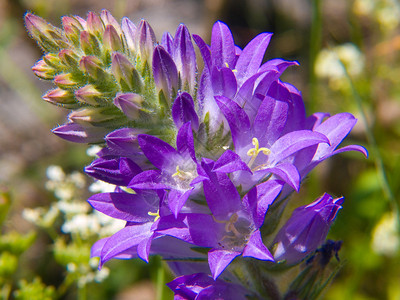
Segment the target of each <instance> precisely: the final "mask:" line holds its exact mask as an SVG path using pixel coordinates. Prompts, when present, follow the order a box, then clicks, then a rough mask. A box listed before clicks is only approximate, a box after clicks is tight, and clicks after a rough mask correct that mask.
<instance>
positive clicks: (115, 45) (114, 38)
mask: <svg viewBox="0 0 400 300" xmlns="http://www.w3.org/2000/svg"><path fill="white" fill-rule="evenodd" d="M103 45H104V48H105V49H107V50H109V51H123V49H124V47H123V45H122V41H121V38H120V36H119V34H118V32H117V30H116V29H115V28H114V26H112V25H107V26H106V30H105V31H104V35H103Z"/></svg>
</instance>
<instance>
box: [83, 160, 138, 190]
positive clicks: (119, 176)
mask: <svg viewBox="0 0 400 300" xmlns="http://www.w3.org/2000/svg"><path fill="white" fill-rule="evenodd" d="M141 171H142V169H141V168H140V167H139V166H138V165H137V164H136V163H134V162H133V161H132V160H130V159H129V158H126V157H116V158H108V157H106V158H98V159H95V160H94V161H93V162H92V163H91V164H90V165H89V166H87V167H85V173H86V174H88V175H90V176H92V177H93V178H96V179H98V180H103V181H105V182H108V183H111V184H115V185H122V186H126V185H127V184H128V183H129V181H130V180H131V179H132V178H133V177H134V176H135V175H137V174H138V173H140V172H141Z"/></svg>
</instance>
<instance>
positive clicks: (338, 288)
mask: <svg viewBox="0 0 400 300" xmlns="http://www.w3.org/2000/svg"><path fill="white" fill-rule="evenodd" d="M101 9H108V10H109V11H110V12H111V13H112V14H113V15H114V16H115V17H116V18H117V20H120V19H121V18H122V17H123V16H128V17H129V18H130V19H131V20H133V21H134V22H137V21H139V20H140V19H141V18H145V19H147V20H148V21H149V22H150V24H151V25H152V26H153V28H154V30H155V32H156V34H157V36H158V38H160V37H161V34H162V32H163V31H165V30H168V31H170V32H175V28H176V27H177V25H178V24H179V23H181V22H183V23H185V24H186V25H187V26H188V27H189V30H190V31H191V33H196V34H200V35H202V36H203V37H205V38H206V40H207V37H208V38H209V33H210V29H211V27H212V25H213V23H214V22H215V21H216V20H222V21H224V22H226V23H227V24H228V25H229V26H230V28H231V30H232V32H233V35H234V37H235V42H236V43H237V44H238V45H239V46H244V45H245V44H246V43H247V42H248V41H250V39H252V38H253V37H254V36H255V35H256V34H258V33H260V32H263V31H269V32H274V37H273V39H272V42H271V44H270V46H269V48H268V51H267V55H266V59H271V58H275V57H281V58H284V59H288V60H297V61H298V62H300V66H299V67H294V68H291V69H290V70H288V71H286V73H285V74H284V77H283V79H284V80H285V81H288V82H290V83H292V84H294V85H295V86H296V87H298V88H299V89H300V90H301V91H302V92H303V96H304V100H305V102H306V105H307V112H308V114H311V113H314V112H317V111H322V112H329V113H330V114H335V113H339V112H343V111H348V112H351V113H352V114H354V115H355V116H356V117H357V118H358V119H359V122H358V123H357V125H356V127H355V128H354V129H353V131H352V133H351V134H350V136H349V137H348V139H346V141H345V143H346V144H361V145H363V146H365V147H366V148H367V149H368V151H369V153H370V157H369V158H368V159H365V158H363V157H362V156H361V155H359V154H357V153H345V154H340V155H337V156H335V157H333V158H331V159H330V160H328V161H327V162H324V163H323V164H321V165H320V166H319V167H318V168H317V169H316V170H314V171H313V172H312V173H311V175H310V176H309V178H308V179H307V180H306V181H305V183H304V184H303V188H302V191H301V193H300V194H297V195H294V196H293V200H292V203H293V204H294V205H295V206H299V205H300V204H303V203H309V202H311V201H313V200H314V199H316V198H317V197H318V196H320V195H321V194H322V193H324V192H328V193H331V194H333V195H336V196H342V195H344V196H345V199H346V200H345V203H344V208H343V209H342V211H341V212H340V214H339V215H338V218H337V220H336V222H335V224H334V226H333V227H332V229H331V232H330V234H329V237H330V238H332V239H337V240H342V241H343V246H342V249H341V251H340V253H339V256H340V258H341V262H342V263H343V267H342V269H341V270H340V272H339V274H338V275H337V276H336V278H335V280H334V281H333V283H332V285H331V286H330V288H329V290H328V291H327V292H326V293H325V294H324V296H323V298H324V299H357V300H367V299H368V300H369V299H390V300H398V299H400V250H399V249H400V235H399V209H398V206H399V198H400V184H399V183H400V24H399V23H400V3H399V1H397V0H337V1H330V0H313V1H311V0H248V1H242V0H203V1H201V0H189V1H188V0H130V1H129V0H107V1H105V0H83V1H82V0H79V1H78V0H1V1H0V105H1V108H0V222H2V225H1V226H2V227H1V238H0V287H1V295H0V297H1V299H14V298H15V299H53V298H55V297H58V298H60V299H76V298H80V299H119V300H120V299H139V300H140V299H143V300H144V299H156V298H158V299H161V298H162V297H171V294H168V292H167V291H164V294H163V295H164V296H162V293H161V291H158V292H156V291H155V290H156V286H157V280H158V281H160V280H161V281H168V280H169V279H170V278H169V274H167V273H162V271H160V268H159V266H160V265H161V262H160V261H159V260H158V259H153V260H152V261H151V263H150V265H149V266H147V265H145V263H143V262H141V261H122V262H121V261H112V262H110V263H109V264H108V265H107V267H108V268H109V272H110V273H111V274H112V275H111V276H108V277H107V276H105V277H107V278H106V279H99V278H96V276H97V275H96V274H97V273H96V272H98V271H96V270H95V269H96V268H95V267H91V268H90V267H87V266H86V265H85V264H87V260H88V256H89V249H90V245H91V243H93V242H94V241H95V240H96V239H97V238H98V236H93V235H92V236H89V238H88V239H87V240H82V236H81V235H82V234H77V233H73V232H72V233H71V232H70V233H68V232H67V231H66V230H65V229H64V230H62V229H61V226H62V224H63V223H64V222H66V221H68V220H69V221H71V220H72V219H73V216H72V215H68V214H67V213H65V214H63V215H58V216H57V217H54V218H53V219H51V226H49V224H50V223H48V224H47V225H46V224H43V221H44V216H45V215H46V213H47V211H45V212H44V213H43V215H42V216H41V219H40V218H39V219H40V220H41V222H42V223H41V222H39V221H38V220H39V219H36V226H35V225H34V223H35V222H29V221H27V220H26V217H25V218H24V217H23V214H22V211H23V209H24V208H37V207H43V208H44V207H49V206H51V205H52V203H54V202H55V201H56V200H60V197H62V196H60V195H57V192H55V189H54V186H53V188H51V187H50V188H49V185H47V186H46V184H45V182H46V181H48V180H49V178H48V177H49V174H48V173H47V175H46V169H47V168H48V166H50V165H57V166H61V167H62V169H63V170H64V171H63V172H65V174H64V173H63V174H64V176H67V175H66V174H70V173H73V172H76V171H82V167H83V166H84V165H86V164H88V163H89V162H90V161H91V158H90V157H89V156H88V155H86V147H85V146H83V145H74V144H72V143H68V142H65V141H63V140H60V139H59V138H57V137H55V136H54V135H52V134H51V133H50V130H51V129H52V128H53V127H55V126H56V125H57V124H58V123H60V124H61V123H62V122H63V121H64V120H65V117H66V114H67V113H68V112H67V111H62V109H59V108H56V107H53V106H51V105H50V104H47V103H44V101H43V100H41V96H42V94H43V93H44V92H45V91H46V90H48V89H50V88H51V84H50V83H48V82H44V81H40V80H38V79H37V78H35V76H34V75H33V73H32V72H31V67H32V66H33V64H34V63H35V62H36V61H37V60H38V59H39V58H40V56H41V52H40V50H39V48H38V47H37V46H36V44H35V42H34V41H33V40H31V39H30V38H29V37H28V35H27V33H26V31H25V29H24V26H23V15H24V13H25V12H26V11H32V12H34V13H36V14H37V15H39V16H41V17H43V18H45V19H47V20H48V21H49V22H51V23H52V24H54V25H56V26H60V18H61V16H63V15H66V14H73V15H80V16H82V17H85V16H86V13H87V11H89V10H91V11H94V12H97V13H99V12H100V10H101ZM53 175H54V174H53ZM50 177H51V174H50ZM68 178H69V177H68ZM82 180H83V183H82V182H81V183H79V184H78V183H77V182H75V181H73V180H72V181H71V182H72V183H71V184H72V185H74V186H73V188H72V190H73V194H71V195H69V197H70V198H69V199H70V200H68V201H72V202H74V203H76V201H81V202H84V201H85V199H86V198H87V196H88V195H89V194H88V192H87V186H88V185H89V184H90V183H91V181H90V179H89V178H87V177H84V178H83V179H82ZM50 181H51V178H50ZM53 183H54V178H53ZM58 188H60V187H58ZM61 188H65V187H64V186H63V187H61ZM64 196H65V195H64ZM71 199H72V200H71ZM46 216H47V217H49V218H50V217H51V216H49V214H47V215H46ZM32 218H33V219H32ZM32 218H31V221H32V220H34V219H35V218H34V217H32ZM71 263H72V265H71ZM84 266H86V268H85V267H84ZM81 267H82V268H81ZM88 268H89V269H88ZM88 272H92V273H93V274H94V275H93V276H94V277H93V278H86V277H87V274H88ZM160 272H161V273H160ZM85 276H86V277H85ZM85 280H86V281H85ZM96 281H102V283H96ZM165 293H166V294H165ZM32 295H36V296H35V297H36V298H34V297H33V296H32Z"/></svg>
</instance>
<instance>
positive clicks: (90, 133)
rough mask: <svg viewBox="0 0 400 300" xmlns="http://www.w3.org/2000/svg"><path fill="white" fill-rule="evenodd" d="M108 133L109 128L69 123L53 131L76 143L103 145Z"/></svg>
mask: <svg viewBox="0 0 400 300" xmlns="http://www.w3.org/2000/svg"><path fill="white" fill-rule="evenodd" d="M108 131H109V130H108V129H107V128H102V127H96V126H92V125H90V124H85V125H84V126H83V125H82V124H77V123H67V124H64V125H61V126H58V127H56V128H54V129H53V130H52V132H53V133H54V134H55V135H57V136H58V137H60V138H63V139H65V140H67V141H70V142H74V143H101V142H103V141H104V140H103V138H104V136H105V135H106V134H107V132H108Z"/></svg>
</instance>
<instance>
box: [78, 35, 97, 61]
mask: <svg viewBox="0 0 400 300" xmlns="http://www.w3.org/2000/svg"><path fill="white" fill-rule="evenodd" d="M80 44H81V48H82V50H83V52H85V54H86V55H100V45H99V42H98V41H97V39H96V37H95V36H94V35H93V34H91V33H89V32H88V31H85V30H84V31H82V32H81V35H80Z"/></svg>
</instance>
